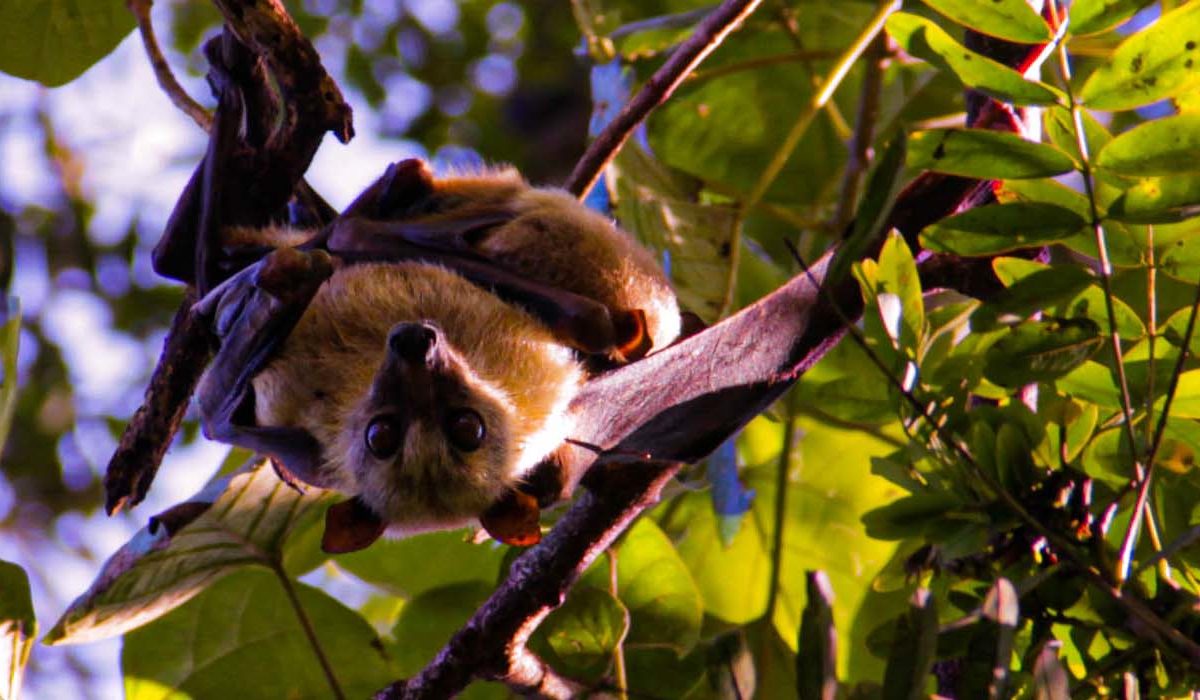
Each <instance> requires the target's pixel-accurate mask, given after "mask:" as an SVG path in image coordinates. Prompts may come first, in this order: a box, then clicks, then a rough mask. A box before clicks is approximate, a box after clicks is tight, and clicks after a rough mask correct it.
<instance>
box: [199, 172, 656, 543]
mask: <svg viewBox="0 0 1200 700" xmlns="http://www.w3.org/2000/svg"><path fill="white" fill-rule="evenodd" d="M221 236H222V241H221V250H222V251H223V252H224V254H225V255H227V256H229V257H232V258H236V257H237V255H236V254H232V253H231V251H241V252H242V253H243V254H246V253H245V251H258V253H257V255H259V256H261V255H262V254H263V253H264V252H265V253H266V254H265V257H262V258H261V260H260V261H259V262H257V263H256V264H253V265H251V266H249V267H246V268H244V269H243V270H241V271H240V272H238V273H236V274H233V275H232V276H231V277H229V278H228V279H226V280H225V281H224V282H222V283H220V284H219V285H218V286H216V287H215V288H214V289H212V290H211V291H210V292H209V293H208V294H207V295H206V296H205V297H204V298H203V299H202V300H201V302H200V303H199V304H198V305H197V309H198V311H199V312H200V313H202V314H204V315H205V317H206V318H208V319H209V323H210V324H211V326H212V328H213V331H214V335H215V336H216V337H217V339H218V342H219V350H218V352H217V355H216V358H215V359H214V361H213V365H212V366H211V367H210V369H209V370H208V372H207V373H206V374H205V376H204V378H203V379H202V380H201V384H200V387H199V390H198V395H199V397H200V405H201V413H202V418H203V422H204V427H205V432H206V433H207V434H209V435H210V436H211V437H213V438H215V439H218V440H222V441H226V442H230V443H233V444H236V445H242V446H245V447H249V448H251V449H255V450H257V451H259V452H261V453H264V454H267V455H270V456H271V457H272V458H274V460H275V462H276V464H277V469H279V470H280V473H281V475H283V476H284V477H285V478H286V479H295V480H299V481H303V482H307V483H310V484H314V485H318V486H321V487H328V488H333V489H336V490H338V491H341V492H344V493H347V494H351V495H352V496H353V498H352V499H350V500H349V501H345V502H343V503H341V504H338V505H336V506H334V507H333V508H332V509H331V510H330V513H329V515H328V516H327V522H326V534H325V540H324V546H325V548H326V549H328V550H330V551H348V550H353V549H359V548H361V547H365V546H366V545H367V544H369V543H370V542H372V541H373V540H374V539H375V538H376V537H378V536H379V534H381V532H382V531H383V530H384V529H385V528H387V527H388V526H391V527H393V528H394V529H396V530H398V531H400V532H418V531H422V530H429V529H438V528H448V527H456V526H461V525H463V524H465V523H467V522H469V521H471V520H472V519H475V518H479V519H480V520H481V522H482V523H483V525H484V527H485V528H486V529H487V530H488V531H489V532H490V533H491V534H492V535H493V536H495V537H497V539H501V540H503V541H507V542H512V543H519V544H528V543H532V542H536V541H537V539H538V537H539V531H538V525H537V513H538V509H537V503H536V501H535V500H534V499H533V498H532V497H531V496H528V495H524V494H522V493H521V492H520V491H519V490H518V487H519V486H520V484H521V483H522V480H523V478H524V477H525V476H527V475H528V474H529V473H530V471H531V470H532V469H533V468H534V467H535V466H537V465H538V464H539V463H541V462H542V461H543V460H546V459H547V458H549V457H551V455H552V453H553V452H554V451H555V450H556V449H557V448H559V446H560V445H562V444H563V441H564V440H565V439H567V438H569V437H570V435H571V431H572V425H571V419H570V414H569V412H568V411H567V406H568V404H569V402H570V401H571V399H572V398H573V397H574V395H575V393H576V391H577V389H578V388H579V386H580V385H581V383H582V382H583V381H584V380H585V379H586V378H587V377H588V376H589V373H590V372H591V371H593V370H594V369H595V368H597V367H604V366H612V365H613V364H619V363H623V362H627V361H630V360H634V359H637V358H639V357H641V356H643V355H645V354H646V353H647V352H650V351H653V350H658V349H661V348H664V347H666V346H667V345H668V344H670V343H671V342H672V341H673V340H674V339H675V337H676V336H677V335H678V334H679V330H680V315H679V309H678V307H677V305H676V301H675V295H674V293H673V292H672V290H671V287H670V285H669V284H668V282H667V280H666V278H665V276H664V274H663V272H662V270H661V269H660V268H659V266H658V265H657V264H656V262H655V261H654V259H653V257H652V256H651V255H650V254H649V253H648V252H647V251H646V250H644V249H643V248H641V247H640V246H638V245H637V244H636V243H635V242H634V241H633V240H632V239H631V238H630V237H629V236H628V235H627V234H626V233H624V232H623V231H621V230H620V229H618V228H617V227H616V226H615V225H614V224H613V223H612V222H611V221H610V220H608V219H607V218H605V217H603V216H600V215H598V214H596V213H593V212H591V211H589V210H588V209H586V208H585V207H584V206H583V205H581V204H580V203H579V202H578V201H576V200H575V199H574V198H573V197H571V196H570V195H568V194H567V193H565V192H561V191H556V190H548V189H537V188H533V187H530V186H529V185H528V184H527V183H526V182H525V181H524V180H523V179H522V178H521V177H520V176H519V175H518V174H517V173H516V172H515V171H513V170H511V169H502V170H492V171H487V172H483V173H480V174H475V175H464V176H456V177H448V178H442V179H435V178H433V177H432V175H431V174H430V173H429V171H428V169H427V168H426V167H425V165H424V164H423V163H421V162H420V161H416V160H409V161H403V162H401V163H398V164H396V165H393V166H392V167H391V168H389V169H388V172H387V173H386V174H385V175H384V176H383V178H381V179H380V180H379V181H377V182H376V183H375V184H374V185H372V186H371V187H370V188H368V190H367V191H366V192H364V193H363V194H362V195H361V196H360V197H359V199H358V200H356V201H355V202H354V204H352V205H351V206H350V207H349V208H348V209H347V210H346V212H344V213H343V214H342V215H341V216H340V217H338V218H337V219H336V220H334V221H333V223H331V224H330V225H328V226H326V227H324V228H323V229H320V230H319V231H311V230H309V231H304V230H297V229H288V228H282V227H266V228H258V229H251V228H244V227H231V228H227V229H225V230H223V231H222V232H221Z"/></svg>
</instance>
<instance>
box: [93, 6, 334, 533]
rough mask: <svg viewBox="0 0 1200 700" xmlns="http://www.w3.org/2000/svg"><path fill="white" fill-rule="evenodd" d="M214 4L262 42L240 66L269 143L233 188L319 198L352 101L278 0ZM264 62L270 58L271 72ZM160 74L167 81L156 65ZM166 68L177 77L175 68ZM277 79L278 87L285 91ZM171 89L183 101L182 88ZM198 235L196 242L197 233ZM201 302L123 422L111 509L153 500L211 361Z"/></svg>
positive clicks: (219, 46) (282, 200)
mask: <svg viewBox="0 0 1200 700" xmlns="http://www.w3.org/2000/svg"><path fill="white" fill-rule="evenodd" d="M216 4H217V6H218V8H219V9H220V10H221V12H222V14H223V15H224V16H225V22H226V26H227V27H229V28H230V31H232V32H233V33H234V34H235V35H236V36H238V37H240V38H241V39H242V41H244V42H245V43H246V45H248V46H251V47H252V48H253V49H254V54H253V55H254V56H257V57H258V58H261V59H263V60H262V61H261V62H258V61H250V62H249V63H250V64H251V65H240V66H238V69H239V70H240V71H241V72H242V73H243V75H242V78H243V80H244V81H245V82H246V83H256V84H257V88H256V89H254V90H247V92H248V93H250V94H249V95H248V99H249V100H251V101H253V102H254V104H253V105H252V106H251V108H252V109H253V112H252V114H253V117H254V118H255V119H256V121H255V120H252V122H253V123H251V124H250V125H249V126H250V127H251V128H250V131H252V132H256V133H257V134H258V135H259V136H261V138H262V142H261V143H256V144H254V146H255V148H254V149H253V150H254V157H253V158H250V159H249V162H248V164H247V168H248V169H253V170H255V176H253V177H250V176H248V178H247V179H248V181H250V182H252V183H254V185H255V186H254V187H249V188H247V189H246V191H245V192H241V193H235V194H238V195H240V196H241V197H242V198H243V201H248V203H246V204H244V205H243V206H248V207H256V208H258V209H259V210H261V211H266V212H270V211H273V210H275V209H279V208H281V207H282V206H284V205H285V204H286V203H287V200H288V198H289V197H291V196H293V190H295V192H296V194H297V196H299V197H300V198H302V199H304V200H305V201H319V198H318V197H316V195H315V193H313V192H312V191H311V189H310V188H308V186H307V184H305V183H304V182H303V181H302V180H301V179H300V178H301V176H302V175H303V174H304V171H305V170H307V168H308V164H309V162H310V161H311V160H312V156H313V154H314V153H315V152H316V149H317V146H318V145H320V142H321V139H322V137H323V136H324V134H325V132H326V131H333V132H334V133H335V135H337V137H338V138H339V139H340V140H342V141H343V142H344V141H346V140H348V139H349V138H351V136H352V135H353V127H352V125H351V112H350V107H349V106H348V105H347V104H346V103H345V101H344V100H343V99H342V95H341V91H340V90H339V89H338V87H337V85H335V84H334V82H333V80H332V78H330V77H329V75H328V73H326V72H325V69H324V67H323V66H322V65H321V61H320V57H319V56H318V55H317V53H316V50H315V49H313V47H312V44H311V43H310V42H309V41H308V39H306V38H305V37H304V36H303V35H302V34H301V33H300V29H299V28H298V27H297V26H296V24H295V22H293V21H292V19H291V17H289V16H288V15H287V13H286V11H285V10H284V9H283V6H282V5H281V4H279V2H277V0H263V1H262V2H253V1H251V0H216ZM130 7H131V9H132V10H133V11H134V14H135V15H136V16H138V17H139V23H142V20H143V15H146V14H147V12H148V2H145V0H131V5H130ZM139 8H141V9H139ZM144 19H145V26H144V27H143V34H142V36H143V41H146V42H147V51H148V52H150V55H151V62H152V63H156V60H155V56H156V55H157V56H158V58H159V59H161V53H158V52H155V51H153V50H152V46H151V44H154V46H156V45H157V42H153V35H152V33H150V32H149V18H148V16H145V17H144ZM222 41H223V42H224V43H221V42H222ZM235 45H236V43H235V40H234V39H233V38H232V36H231V37H228V38H225V39H218V40H213V41H210V42H209V45H208V47H207V49H208V50H210V51H216V52H222V53H223V54H224V58H225V59H226V60H228V61H230V62H232V63H236V62H237V61H238V57H236V56H233V55H232V53H236V52H235V51H233V48H234V46H235ZM243 63H246V62H245V61H243ZM259 63H263V64H265V66H266V70H263V69H262V68H260V66H259ZM164 67H165V63H164ZM267 71H269V72H270V75H268V74H267ZM156 73H157V74H158V76H159V80H160V81H162V80H163V74H162V71H160V70H159V66H157V65H156ZM166 75H167V76H168V77H170V71H169V70H167V71H166ZM210 77H212V76H211V75H210ZM171 82H174V79H173V78H171ZM273 85H277V86H278V88H277V92H276V90H275V89H274V88H273V87H272V86H273ZM176 86H177V83H176ZM164 88H165V89H167V92H168V94H170V95H171V98H172V100H175V101H177V102H178V95H177V94H175V93H173V92H172V91H171V90H170V89H169V88H166V86H164ZM179 92H180V93H182V90H180V91H179ZM202 168H203V164H201V166H200V168H198V169H197V175H196V176H193V178H192V181H191V182H189V183H188V186H187V188H186V189H185V190H184V194H183V195H182V196H181V198H180V204H179V206H178V207H177V208H176V211H175V213H174V214H173V215H172V220H171V222H170V223H169V224H168V227H172V226H180V227H183V228H185V229H186V228H188V227H191V228H192V229H194V228H195V227H196V226H197V222H198V221H199V219H200V217H199V215H198V206H197V204H198V202H199V201H200V198H201V194H202V193H201V187H200V184H199V177H198V174H199V173H200V171H201V170H202ZM191 235H192V237H191V240H192V241H193V242H194V241H195V234H194V232H193V233H192V234H191ZM183 238H184V239H186V238H187V236H183ZM186 257H191V256H186ZM194 302H195V295H194V293H192V292H189V294H188V295H187V296H185V298H184V301H183V302H182V304H181V305H180V307H179V309H178V310H177V311H176V312H175V318H174V321H173V322H172V325H171V329H170V331H169V333H168V336H167V341H166V343H165V344H164V347H163V353H162V355H161V356H160V358H159V362H158V365H157V366H156V367H155V370H154V373H153V375H152V377H151V382H150V386H149V387H148V388H147V390H146V395H145V398H144V400H143V403H142V406H141V407H140V408H139V409H138V410H137V412H136V413H135V414H134V417H133V418H132V419H131V420H130V422H129V424H128V425H127V426H126V427H125V432H124V433H123V434H122V436H121V442H120V444H119V445H118V447H117V450H116V451H115V452H114V453H113V456H112V458H111V459H110V460H109V464H108V469H107V472H106V474H105V480H104V486H105V491H106V496H105V509H106V510H107V511H108V513H109V514H110V515H111V514H112V513H115V512H117V511H119V510H121V509H123V508H131V507H133V506H135V505H137V504H138V503H139V502H141V500H142V499H143V498H144V497H145V494H146V491H147V489H149V487H150V484H151V482H152V481H153V479H154V476H155V473H156V472H157V470H158V465H159V463H160V462H161V461H162V456H163V454H164V453H165V452H166V449H167V447H168V445H170V442H171V439H172V438H173V437H174V435H175V432H176V430H178V428H179V424H180V422H181V421H182V419H183V415H184V413H185V412H186V411H187V404H188V401H189V399H190V398H191V395H192V392H193V390H194V389H195V386H196V382H197V381H199V378H200V375H201V374H202V373H203V370H204V367H205V365H206V364H207V362H208V337H207V331H206V330H205V329H204V328H203V327H202V326H201V324H198V323H195V322H194V320H193V319H192V318H191V317H190V316H191V315H190V309H191V306H192V304H193V303H194Z"/></svg>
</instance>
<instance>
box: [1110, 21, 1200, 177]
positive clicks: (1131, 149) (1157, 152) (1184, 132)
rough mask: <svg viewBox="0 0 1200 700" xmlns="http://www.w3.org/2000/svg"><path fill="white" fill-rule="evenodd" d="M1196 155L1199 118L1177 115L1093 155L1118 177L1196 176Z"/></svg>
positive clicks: (1123, 136)
mask: <svg viewBox="0 0 1200 700" xmlns="http://www.w3.org/2000/svg"><path fill="white" fill-rule="evenodd" d="M1189 7H1190V5H1189ZM1197 7H1200V6H1197ZM1198 14H1200V13H1198ZM1197 153H1200V114H1177V115H1175V116H1173V117H1164V118H1163V119H1155V120H1154V121H1151V122H1146V123H1145V124H1141V125H1140V126H1136V127H1134V128H1132V129H1130V130H1129V131H1126V132H1125V133H1123V134H1121V135H1119V136H1117V137H1116V138H1115V139H1113V140H1112V142H1111V143H1109V144H1108V145H1107V146H1105V147H1104V150H1102V151H1100V153H1098V154H1097V155H1096V166H1097V167H1100V168H1105V169H1107V170H1110V171H1112V172H1114V173H1120V174H1122V175H1178V174H1181V173H1196V172H1200V158H1197V157H1196V154H1197Z"/></svg>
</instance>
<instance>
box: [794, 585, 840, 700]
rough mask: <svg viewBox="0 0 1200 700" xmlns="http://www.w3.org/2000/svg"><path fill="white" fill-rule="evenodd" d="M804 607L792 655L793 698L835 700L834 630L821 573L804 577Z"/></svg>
mask: <svg viewBox="0 0 1200 700" xmlns="http://www.w3.org/2000/svg"><path fill="white" fill-rule="evenodd" d="M805 580H806V583H805V587H806V589H807V590H808V604H807V605H805V606H804V613H803V614H802V615H801V616H800V633H799V635H798V636H797V639H798V640H799V649H798V651H797V652H796V696H797V697H798V698H800V700H832V698H835V697H837V687H838V678H837V646H838V635H837V628H836V627H835V626H834V624H833V587H832V586H830V584H829V578H828V577H827V576H826V575H825V572H823V571H810V572H808V575H807V576H805Z"/></svg>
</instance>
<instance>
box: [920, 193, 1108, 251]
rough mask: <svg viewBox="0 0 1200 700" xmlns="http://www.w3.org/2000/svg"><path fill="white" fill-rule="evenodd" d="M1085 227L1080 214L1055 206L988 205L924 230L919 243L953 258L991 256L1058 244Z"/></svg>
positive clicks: (1037, 203) (1085, 222)
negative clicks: (950, 254) (957, 256)
mask: <svg viewBox="0 0 1200 700" xmlns="http://www.w3.org/2000/svg"><path fill="white" fill-rule="evenodd" d="M1086 225H1087V221H1085V220H1084V219H1083V217H1081V216H1080V215H1079V214H1077V213H1075V212H1073V211H1071V210H1070V209H1065V208H1063V207H1060V206H1058V205H1056V204H1045V203H1040V202H1010V203H1008V204H988V205H986V206H982V207H976V208H974V209H968V210H967V211H965V212H963V213H961V214H956V215H954V216H951V217H949V218H946V219H942V220H941V221H939V222H937V223H936V224H933V225H932V226H929V227H927V228H926V229H925V230H924V231H923V232H922V233H921V243H922V245H924V246H925V247H927V248H929V249H930V250H934V251H938V252H944V253H954V254H956V255H968V256H973V255H994V254H996V253H1003V252H1006V251H1010V250H1019V249H1021V248H1032V247H1035V246H1039V245H1045V244H1047V243H1053V242H1056V241H1061V240H1063V239H1065V238H1068V237H1070V236H1072V235H1074V234H1075V233H1076V232H1078V231H1079V230H1080V229H1082V228H1083V227H1084V226H1086Z"/></svg>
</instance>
